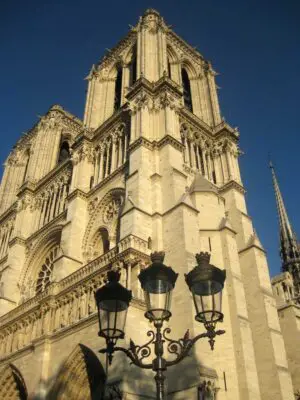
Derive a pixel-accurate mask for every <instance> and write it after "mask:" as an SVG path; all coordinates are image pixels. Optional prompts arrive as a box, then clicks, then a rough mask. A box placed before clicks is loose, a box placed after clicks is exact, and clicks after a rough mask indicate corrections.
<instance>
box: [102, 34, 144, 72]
mask: <svg viewBox="0 0 300 400" xmlns="http://www.w3.org/2000/svg"><path fill="white" fill-rule="evenodd" d="M136 37H137V33H136V29H135V28H132V29H131V30H130V31H129V32H128V33H127V35H126V36H125V37H124V38H123V39H122V40H120V41H119V42H118V43H117V44H116V46H114V47H113V48H112V49H111V50H109V52H108V54H106V55H104V56H103V57H102V59H100V60H99V62H98V63H97V66H96V69H97V71H98V72H100V71H101V70H102V69H104V68H106V67H107V66H108V65H109V64H111V63H112V62H115V61H116V59H117V58H118V56H120V53H122V51H123V50H125V49H126V48H127V47H128V46H130V45H132V44H133V43H134V42H135V41H136Z"/></svg>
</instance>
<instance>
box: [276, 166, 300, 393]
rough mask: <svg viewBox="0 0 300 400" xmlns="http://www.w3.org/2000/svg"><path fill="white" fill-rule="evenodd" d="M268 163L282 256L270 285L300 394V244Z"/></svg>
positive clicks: (295, 386)
mask: <svg viewBox="0 0 300 400" xmlns="http://www.w3.org/2000/svg"><path fill="white" fill-rule="evenodd" d="M270 167H271V171H272V178H273V186H274V191H275V198H276V205H277V211H278V220H279V232H280V256H281V260H282V273H281V274H279V275H276V276H274V277H273V278H272V286H273V293H274V296H275V299H276V302H277V309H278V315H279V321H280V326H281V331H282V335H283V339H284V344H285V348H286V352H287V357H288V365H289V369H290V372H291V376H292V381H293V386H294V390H295V392H297V393H298V395H300V349H299V340H300V247H299V242H298V240H297V237H296V234H295V232H294V231H293V229H292V225H291V223H290V220H289V217H288V214H287V212H286V207H285V205H284V202H283V198H282V195H281V192H280V189H279V185H278V181H277V177H276V174H275V170H274V167H273V165H272V163H271V164H270Z"/></svg>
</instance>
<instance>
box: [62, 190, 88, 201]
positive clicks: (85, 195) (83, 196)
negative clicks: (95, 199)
mask: <svg viewBox="0 0 300 400" xmlns="http://www.w3.org/2000/svg"><path fill="white" fill-rule="evenodd" d="M78 197H79V198H80V199H83V200H87V198H88V193H86V192H84V191H82V190H81V189H75V190H73V191H72V192H71V193H70V194H69V195H68V197H67V201H68V202H71V201H73V200H74V199H77V198H78Z"/></svg>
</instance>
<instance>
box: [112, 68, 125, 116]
mask: <svg viewBox="0 0 300 400" xmlns="http://www.w3.org/2000/svg"><path fill="white" fill-rule="evenodd" d="M122 75H123V73H122V67H118V72H117V78H116V85H115V100H114V110H115V111H116V110H118V109H119V108H120V107H121V96H122Z"/></svg>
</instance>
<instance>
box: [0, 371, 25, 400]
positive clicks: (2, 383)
mask: <svg viewBox="0 0 300 400" xmlns="http://www.w3.org/2000/svg"><path fill="white" fill-rule="evenodd" d="M0 399H1V400H27V399H28V394H27V388H26V384H25V381H24V379H23V376H22V374H21V373H20V371H19V370H18V369H17V368H16V367H15V366H14V365H13V364H8V365H7V366H6V367H5V368H4V369H3V370H2V371H1V373H0Z"/></svg>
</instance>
